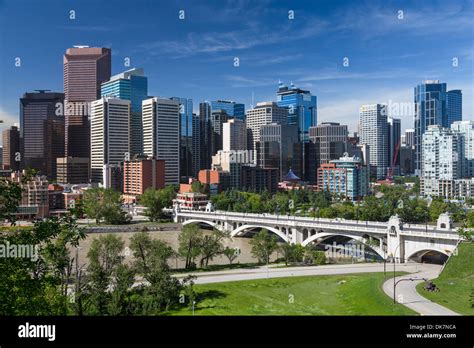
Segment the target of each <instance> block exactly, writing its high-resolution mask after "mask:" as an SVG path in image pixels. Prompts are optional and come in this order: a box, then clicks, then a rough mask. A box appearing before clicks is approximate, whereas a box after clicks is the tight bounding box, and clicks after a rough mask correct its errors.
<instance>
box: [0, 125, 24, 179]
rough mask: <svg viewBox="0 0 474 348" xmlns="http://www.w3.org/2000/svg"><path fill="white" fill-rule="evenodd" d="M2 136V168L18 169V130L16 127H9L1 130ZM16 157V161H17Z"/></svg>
mask: <svg viewBox="0 0 474 348" xmlns="http://www.w3.org/2000/svg"><path fill="white" fill-rule="evenodd" d="M2 136H3V163H2V166H3V168H4V169H11V170H13V171H15V170H19V169H20V161H19V160H20V159H21V157H20V156H18V155H19V153H20V131H19V130H18V127H15V126H13V127H11V128H9V129H5V130H4V131H3V132H2ZM17 159H18V161H17Z"/></svg>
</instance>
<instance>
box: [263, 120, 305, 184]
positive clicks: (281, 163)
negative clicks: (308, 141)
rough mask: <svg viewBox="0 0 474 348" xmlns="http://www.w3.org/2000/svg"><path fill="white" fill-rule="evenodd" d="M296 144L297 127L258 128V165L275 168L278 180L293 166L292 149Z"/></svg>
mask: <svg viewBox="0 0 474 348" xmlns="http://www.w3.org/2000/svg"><path fill="white" fill-rule="evenodd" d="M297 143H298V126H297V125H295V124H292V125H281V124H278V123H271V124H266V125H263V126H261V127H260V141H259V142H258V143H257V147H258V150H259V151H258V153H259V158H258V165H259V166H261V167H263V168H277V169H278V180H279V181H282V180H283V176H284V175H285V174H286V173H288V171H289V170H290V169H291V168H292V166H293V165H294V163H293V162H294V154H295V151H294V147H295V144H297Z"/></svg>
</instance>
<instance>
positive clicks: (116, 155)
mask: <svg viewBox="0 0 474 348" xmlns="http://www.w3.org/2000/svg"><path fill="white" fill-rule="evenodd" d="M129 124H130V101H129V100H121V99H114V98H106V97H104V98H101V99H99V100H96V101H94V102H92V105H91V150H90V153H91V154H90V158H91V181H92V182H95V183H103V184H105V182H104V169H105V168H108V166H118V165H120V163H121V162H123V161H125V160H127V159H129V157H130V139H129Z"/></svg>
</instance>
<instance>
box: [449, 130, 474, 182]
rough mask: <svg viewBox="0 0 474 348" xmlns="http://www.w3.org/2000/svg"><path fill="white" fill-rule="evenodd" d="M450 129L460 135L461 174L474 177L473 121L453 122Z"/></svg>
mask: <svg viewBox="0 0 474 348" xmlns="http://www.w3.org/2000/svg"><path fill="white" fill-rule="evenodd" d="M451 129H452V130H454V131H455V132H457V133H459V134H460V135H461V142H462V150H463V151H462V159H461V161H462V163H461V167H462V170H461V174H462V176H463V178H472V177H474V121H456V122H453V123H452V124H451Z"/></svg>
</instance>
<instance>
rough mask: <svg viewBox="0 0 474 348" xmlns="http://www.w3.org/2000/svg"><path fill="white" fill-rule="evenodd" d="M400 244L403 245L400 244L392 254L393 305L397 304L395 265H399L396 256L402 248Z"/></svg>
mask: <svg viewBox="0 0 474 348" xmlns="http://www.w3.org/2000/svg"><path fill="white" fill-rule="evenodd" d="M400 244H401V243H398V245H397V247H396V248H395V251H394V252H393V254H392V257H393V303H397V301H396V300H395V288H396V286H397V283H396V282H395V264H396V263H397V262H396V257H395V255H396V254H397V250H398V248H399V247H400Z"/></svg>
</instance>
